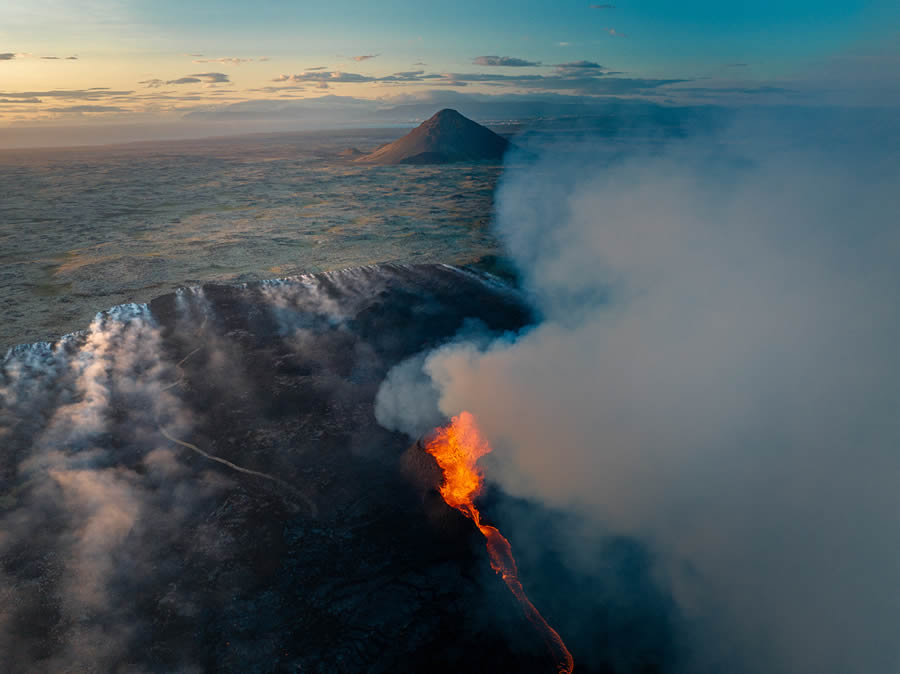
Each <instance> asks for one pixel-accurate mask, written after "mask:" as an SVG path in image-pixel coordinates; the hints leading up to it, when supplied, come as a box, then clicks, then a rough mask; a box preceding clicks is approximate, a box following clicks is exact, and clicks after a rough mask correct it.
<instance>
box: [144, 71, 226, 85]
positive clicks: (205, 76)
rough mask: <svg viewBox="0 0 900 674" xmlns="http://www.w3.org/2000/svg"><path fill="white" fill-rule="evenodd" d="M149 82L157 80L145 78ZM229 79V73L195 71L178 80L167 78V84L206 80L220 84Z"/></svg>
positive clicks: (195, 82) (207, 82)
mask: <svg viewBox="0 0 900 674" xmlns="http://www.w3.org/2000/svg"><path fill="white" fill-rule="evenodd" d="M145 81H147V82H153V81H155V80H145ZM230 81H231V80H230V79H228V75H226V74H225V73H194V74H193V75H188V76H187V77H179V78H178V79H177V80H167V81H166V84H197V83H199V82H205V83H206V84H219V83H224V82H230Z"/></svg>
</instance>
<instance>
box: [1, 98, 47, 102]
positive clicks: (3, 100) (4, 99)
mask: <svg viewBox="0 0 900 674" xmlns="http://www.w3.org/2000/svg"><path fill="white" fill-rule="evenodd" d="M41 102H42V101H41V99H40V98H0V103H41Z"/></svg>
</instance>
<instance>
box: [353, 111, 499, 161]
mask: <svg viewBox="0 0 900 674" xmlns="http://www.w3.org/2000/svg"><path fill="white" fill-rule="evenodd" d="M509 146H510V143H509V141H508V140H506V139H505V138H503V137H502V136H498V135H497V134H496V133H494V132H493V131H491V130H490V129H488V128H486V127H484V126H482V125H481V124H478V123H477V122H473V121H472V120H471V119H468V118H467V117H463V116H462V115H461V114H459V113H458V112H457V111H456V110H451V109H449V108H445V109H444V110H441V111H440V112H438V113H436V114H435V115H433V116H432V117H431V118H430V119H428V120H426V121H424V122H422V124H420V125H419V126H417V127H416V128H415V129H413V130H412V131H410V132H409V133H408V134H406V135H405V136H403V138H400V139H399V140H396V141H394V142H393V143H388V144H387V145H384V146H382V147H380V148H378V149H377V150H375V151H374V152H372V153H370V154H367V155H364V156H362V157H359V158H357V159H355V160H354V161H356V162H360V163H367V164H443V163H447V162H454V161H478V160H500V159H502V158H503V153H504V152H506V150H507V149H509Z"/></svg>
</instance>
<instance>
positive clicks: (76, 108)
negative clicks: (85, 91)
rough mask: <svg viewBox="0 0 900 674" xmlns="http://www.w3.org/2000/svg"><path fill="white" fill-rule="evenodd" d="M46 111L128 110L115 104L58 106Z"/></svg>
mask: <svg viewBox="0 0 900 674" xmlns="http://www.w3.org/2000/svg"><path fill="white" fill-rule="evenodd" d="M46 111H47V112H128V110H127V109H125V108H120V107H118V106H115V105H69V106H65V107H60V108H47V110H46Z"/></svg>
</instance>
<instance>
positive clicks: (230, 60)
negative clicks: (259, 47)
mask: <svg viewBox="0 0 900 674" xmlns="http://www.w3.org/2000/svg"><path fill="white" fill-rule="evenodd" d="M252 60H253V59H242V58H237V57H234V56H229V57H222V58H217V59H196V60H195V61H194V63H225V64H228V65H233V66H239V65H241V64H242V63H250V62H251V61H252ZM261 60H262V59H260V61H261ZM267 60H268V59H267Z"/></svg>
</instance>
